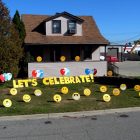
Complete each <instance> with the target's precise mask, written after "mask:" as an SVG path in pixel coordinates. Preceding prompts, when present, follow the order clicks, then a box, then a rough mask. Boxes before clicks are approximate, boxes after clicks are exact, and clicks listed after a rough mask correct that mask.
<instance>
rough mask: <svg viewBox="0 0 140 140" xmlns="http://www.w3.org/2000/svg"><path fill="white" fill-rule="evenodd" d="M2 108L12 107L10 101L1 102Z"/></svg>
mask: <svg viewBox="0 0 140 140" xmlns="http://www.w3.org/2000/svg"><path fill="white" fill-rule="evenodd" d="M3 106H4V107H11V106H12V101H11V100H10V99H5V100H3Z"/></svg>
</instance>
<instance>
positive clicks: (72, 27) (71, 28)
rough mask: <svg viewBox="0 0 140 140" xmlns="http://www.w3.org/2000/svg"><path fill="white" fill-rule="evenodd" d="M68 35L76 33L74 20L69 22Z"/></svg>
mask: <svg viewBox="0 0 140 140" xmlns="http://www.w3.org/2000/svg"><path fill="white" fill-rule="evenodd" d="M68 33H70V34H75V33H76V21H74V20H69V21H68Z"/></svg>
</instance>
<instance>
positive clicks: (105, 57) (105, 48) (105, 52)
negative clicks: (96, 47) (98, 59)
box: [105, 46, 107, 60]
mask: <svg viewBox="0 0 140 140" xmlns="http://www.w3.org/2000/svg"><path fill="white" fill-rule="evenodd" d="M106 56H107V54H106V46H105V60H107V58H106Z"/></svg>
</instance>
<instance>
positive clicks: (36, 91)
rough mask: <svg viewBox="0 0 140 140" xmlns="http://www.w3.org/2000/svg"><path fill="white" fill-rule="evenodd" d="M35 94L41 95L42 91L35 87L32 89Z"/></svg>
mask: <svg viewBox="0 0 140 140" xmlns="http://www.w3.org/2000/svg"><path fill="white" fill-rule="evenodd" d="M34 94H35V96H41V95H42V91H41V90H40V89H36V90H35V91H34Z"/></svg>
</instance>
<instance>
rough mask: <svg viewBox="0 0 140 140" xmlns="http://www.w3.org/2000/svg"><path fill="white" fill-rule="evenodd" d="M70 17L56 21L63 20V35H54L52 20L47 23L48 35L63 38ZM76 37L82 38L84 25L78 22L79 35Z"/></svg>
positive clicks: (59, 18)
mask: <svg viewBox="0 0 140 140" xmlns="http://www.w3.org/2000/svg"><path fill="white" fill-rule="evenodd" d="M69 19H70V18H69V17H62V16H61V17H58V18H56V19H54V20H61V34H52V20H50V21H48V22H46V35H49V36H63V35H65V33H66V32H67V21H68V20H69ZM74 36H82V24H81V23H78V22H77V33H76V34H74Z"/></svg>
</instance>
